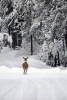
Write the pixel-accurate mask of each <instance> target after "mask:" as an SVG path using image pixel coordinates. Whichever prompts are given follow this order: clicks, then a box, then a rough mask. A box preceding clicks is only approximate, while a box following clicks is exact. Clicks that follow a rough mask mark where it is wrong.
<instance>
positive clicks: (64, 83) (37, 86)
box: [0, 48, 67, 100]
mask: <svg viewBox="0 0 67 100" xmlns="http://www.w3.org/2000/svg"><path fill="white" fill-rule="evenodd" d="M22 63H23V57H22V56H19V51H18V50H16V51H14V50H10V49H8V48H4V49H3V50H2V51H1V53H0V100H67V69H66V68H64V67H57V68H52V67H48V66H46V64H44V63H42V62H41V61H39V60H37V59H35V56H33V57H31V56H30V57H29V59H28V63H29V69H28V73H27V75H23V69H22Z"/></svg>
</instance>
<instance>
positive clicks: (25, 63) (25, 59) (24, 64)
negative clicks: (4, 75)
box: [22, 57, 28, 74]
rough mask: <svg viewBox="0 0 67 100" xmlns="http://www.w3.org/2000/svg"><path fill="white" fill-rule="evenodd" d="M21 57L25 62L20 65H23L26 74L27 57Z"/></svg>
mask: <svg viewBox="0 0 67 100" xmlns="http://www.w3.org/2000/svg"><path fill="white" fill-rule="evenodd" d="M23 59H24V61H25V62H24V63H23V64H22V67H23V70H24V74H27V70H28V63H27V59H28V57H27V58H24V57H23Z"/></svg>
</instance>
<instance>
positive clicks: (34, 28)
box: [0, 0, 67, 67]
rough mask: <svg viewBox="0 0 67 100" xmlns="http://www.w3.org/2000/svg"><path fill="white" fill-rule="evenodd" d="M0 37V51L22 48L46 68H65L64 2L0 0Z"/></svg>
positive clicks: (66, 6) (66, 31)
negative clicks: (49, 66)
mask: <svg viewBox="0 0 67 100" xmlns="http://www.w3.org/2000/svg"><path fill="white" fill-rule="evenodd" d="M0 35H1V36H0V49H1V50H2V47H3V46H5V47H6V46H7V45H9V47H10V48H13V49H14V50H16V49H17V48H19V49H20V48H21V49H23V48H24V50H25V51H26V53H27V54H29V55H37V57H38V59H39V60H41V61H43V62H46V64H47V65H51V66H53V67H56V66H57V65H58V66H60V65H63V66H64V67H66V66H67V1H66V0H0ZM2 35H3V36H2ZM1 50H0V52H1ZM21 54H22V53H21Z"/></svg>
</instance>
